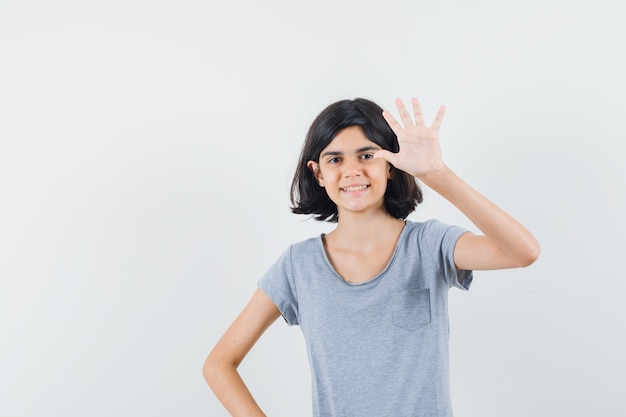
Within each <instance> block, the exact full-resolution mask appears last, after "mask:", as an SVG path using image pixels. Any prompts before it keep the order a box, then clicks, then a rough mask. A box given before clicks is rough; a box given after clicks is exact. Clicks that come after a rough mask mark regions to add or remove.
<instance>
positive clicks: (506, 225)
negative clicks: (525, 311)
mask: <svg viewBox="0 0 626 417" xmlns="http://www.w3.org/2000/svg"><path fill="white" fill-rule="evenodd" d="M420 179H421V180H422V182H424V184H426V185H427V186H428V187H430V188H432V189H433V190H434V191H436V192H437V193H439V194H440V195H441V196H443V197H444V198H445V199H447V200H448V201H450V202H451V203H452V204H453V205H455V206H456V207H457V208H458V209H459V210H461V212H463V214H465V216H467V218H468V219H469V220H471V221H472V223H474V224H475V225H476V227H478V229H480V231H481V232H482V233H483V234H484V235H485V236H486V237H487V238H488V239H489V240H490V241H491V242H492V243H493V244H494V245H496V246H497V247H498V248H499V249H500V250H501V251H502V252H503V253H506V254H507V255H509V256H511V257H512V258H514V259H515V260H516V261H517V263H518V264H519V266H526V265H528V264H530V263H532V262H533V261H534V260H535V259H537V257H538V256H539V243H538V242H537V240H536V239H535V237H534V236H533V235H532V234H531V233H530V232H529V231H528V230H527V229H526V228H525V227H524V226H523V225H522V224H521V223H519V222H518V221H517V220H515V219H514V218H513V217H511V216H510V215H509V214H507V213H506V212H505V211H504V210H502V209H501V208H499V207H498V206H496V205H495V204H494V203H492V202H491V201H489V200H488V199H487V198H486V197H484V196H483V195H482V194H480V193H479V192H478V191H476V190H474V189H473V188H472V187H470V186H469V185H468V184H467V183H465V182H464V181H463V180H462V179H461V178H460V177H459V176H458V175H456V174H455V173H454V172H453V171H452V170H450V169H449V168H448V167H444V168H443V169H441V170H439V171H437V172H434V173H431V174H429V175H428V176H425V177H423V178H420Z"/></svg>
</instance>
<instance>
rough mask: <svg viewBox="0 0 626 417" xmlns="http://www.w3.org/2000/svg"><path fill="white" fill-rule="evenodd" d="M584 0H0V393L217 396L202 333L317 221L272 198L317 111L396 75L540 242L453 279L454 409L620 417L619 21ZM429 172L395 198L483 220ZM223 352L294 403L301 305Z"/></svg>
mask: <svg viewBox="0 0 626 417" xmlns="http://www.w3.org/2000/svg"><path fill="white" fill-rule="evenodd" d="M581 3H582V2H581ZM589 4H590V5H589V6H581V5H578V3H576V2H564V1H562V2H554V1H552V2H551V1H547V2H546V1H542V2H538V1H537V2H496V1H493V2H478V1H457V2H455V1H434V0H433V1H404V2H403V1H397V0H394V1H387V2H380V1H379V2H367V1H366V2H364V1H362V0H361V1H356V0H355V1H329V0H323V1H315V2H302V3H300V2H293V1H286V0H280V1H276V0H275V1H271V0H270V1H265V2H257V1H252V0H247V1H241V2H226V1H220V2H215V1H214V2H211V1H197V0H182V1H180V0H179V1H171V0H170V1H150V2H148V1H144V2H141V1H137V0H125V1H107V2H81V1H67V0H59V1H54V2H46V1H41V2H35V1H11V0H1V3H0V59H1V61H0V199H1V200H0V285H1V287H0V415H2V416H14V417H27V416H28V417H30V416H64V417H67V416H85V415H89V416H174V415H175V416H181V415H184V416H217V417H220V416H226V413H225V412H224V411H223V409H222V408H221V406H220V405H219V403H218V401H217V400H216V399H215V398H214V397H213V395H212V393H211V392H210V390H209V388H208V387H207V386H206V385H205V382H204V380H203V379H202V376H201V366H202V363H203V361H204V359H205V357H206V355H207V354H208V352H209V351H210V349H211V348H212V346H213V345H214V344H215V342H216V341H217V339H218V338H219V337H220V335H221V334H222V332H223V331H224V330H225V329H226V327H227V326H228V325H229V324H230V322H231V321H232V320H233V319H234V318H235V316H236V314H237V313H238V312H239V311H240V310H241V308H243V306H244V304H245V303H246V302H247V300H248V299H249V297H250V296H251V295H252V292H253V291H254V289H255V286H256V281H257V279H258V278H259V277H260V276H261V274H262V273H263V272H264V271H265V270H266V268H267V267H269V265H270V264H271V263H272V262H273V261H274V260H275V259H276V257H277V256H278V255H279V254H280V253H281V252H282V251H283V250H284V249H285V247H286V246H287V245H288V244H290V243H292V242H295V241H298V240H301V239H304V238H307V237H310V236H313V235H316V234H318V233H320V232H322V231H328V230H330V227H331V226H330V225H326V224H323V223H317V222H315V221H313V220H309V221H305V218H304V217H298V216H295V215H292V214H290V212H289V209H288V207H289V200H288V191H289V184H290V180H291V176H292V174H293V170H294V169H295V163H296V160H297V157H298V153H299V150H300V147H301V144H302V140H303V138H304V135H305V133H306V130H307V128H308V126H309V124H310V123H311V121H312V120H313V119H314V117H315V116H316V115H317V113H318V112H319V111H321V110H322V109H323V108H324V107H325V106H326V105H328V104H330V103H331V102H334V101H335V100H338V99H343V98H354V97H367V98H370V99H372V100H374V101H377V102H378V103H379V104H380V105H382V106H383V107H385V108H389V109H392V110H394V112H395V109H393V100H394V98H395V97H402V98H404V99H405V100H408V99H409V98H410V97H411V96H413V95H416V96H418V97H419V98H420V99H421V101H422V104H423V107H424V110H425V113H426V116H427V119H429V120H432V118H433V117H434V114H435V112H436V110H437V108H438V106H439V105H440V104H445V105H446V106H447V108H448V112H447V115H446V119H445V121H444V124H443V127H442V130H441V138H442V139H441V140H442V146H443V152H444V159H445V160H446V161H447V163H448V165H449V166H451V167H452V168H453V169H454V170H455V171H456V172H457V173H459V174H460V175H461V176H462V177H463V178H464V179H465V180H466V181H467V182H469V183H470V184H471V185H473V186H474V187H475V188H477V189H478V190H479V191H481V192H483V193H484V194H485V195H487V196H488V197H489V198H491V199H492V200H493V201H495V202H496V203H497V204H499V205H501V206H502V207H503V208H504V209H505V210H507V211H509V212H510V213H511V214H513V215H514V216H515V217H517V218H518V219H519V220H520V221H521V222H522V223H524V224H525V225H527V226H528V227H529V228H530V229H531V230H532V231H533V232H534V233H535V235H536V236H537V237H538V239H539V240H540V242H541V245H542V250H543V252H542V255H541V258H540V259H539V261H538V262H537V263H535V264H534V265H533V266H531V267H530V268H527V269H522V270H510V271H497V272H477V273H476V274H475V283H474V286H473V288H472V290H471V291H470V292H469V293H462V292H460V291H456V290H454V291H452V293H451V303H450V304H451V305H450V315H451V332H452V336H451V354H452V376H451V383H452V395H453V404H454V409H455V413H456V416H457V417H485V416H496V417H501V416H509V417H517V416H519V417H522V416H523V417H527V416H534V417H541V416H556V415H567V416H569V417H576V416H581V417H582V416H585V417H588V416H624V415H626V405H625V404H624V402H623V391H624V387H626V361H625V360H624V355H623V352H624V350H625V341H626V334H625V328H626V326H625V325H624V322H625V319H624V317H625V315H626V306H625V304H626V303H624V280H625V278H624V274H623V271H624V267H623V260H624V256H623V255H624V232H625V231H626V230H625V226H624V223H625V222H624V213H626V204H625V196H624V195H625V185H626V173H625V168H624V162H623V160H624V156H625V155H624V154H625V149H626V144H625V143H624V141H625V139H626V138H625V137H624V136H625V135H624V120H625V118H624V113H625V111H626V105H625V104H624V95H625V93H626V81H625V79H624V74H625V73H626V64H625V63H624V59H623V56H624V39H625V38H626V30H625V29H624V25H623V21H622V20H623V19H622V18H621V15H620V14H619V13H618V12H617V10H618V9H617V8H616V7H615V5H616V4H617V2H616V3H615V5H612V4H609V3H602V2H594V3H593V5H591V3H589ZM425 193H426V196H425V197H426V202H425V203H424V204H423V205H422V206H420V207H419V208H418V210H417V211H416V212H415V213H414V214H412V215H411V216H410V218H411V219H413V220H423V219H428V218H433V217H434V218H438V219H440V220H442V221H444V222H447V223H456V224H460V225H462V226H465V227H468V228H470V229H472V230H475V228H474V227H473V226H472V225H471V224H469V223H468V222H467V220H465V219H464V217H463V216H462V215H461V214H460V213H458V212H457V211H456V209H454V208H453V207H451V206H450V205H449V203H447V202H446V201H444V200H442V199H441V198H440V197H439V196H438V195H436V194H435V193H433V192H432V191H431V190H428V189H427V190H426V192H425ZM241 371H242V373H243V374H244V377H245V379H246V380H247V381H248V383H249V386H250V389H251V390H252V392H253V393H254V394H255V396H256V397H257V399H258V401H259V403H260V404H261V405H262V406H263V408H264V409H265V411H266V412H267V413H268V415H270V416H275V417H279V416H307V415H310V391H309V390H310V383H309V371H308V362H307V358H306V353H305V351H304V343H303V341H302V337H301V334H300V331H299V329H298V328H297V327H294V328H289V327H288V326H286V325H285V324H284V323H283V322H282V321H280V320H279V322H277V323H276V325H274V326H273V327H272V328H270V330H269V331H268V333H267V334H266V335H265V337H263V338H262V339H261V341H259V343H258V344H257V346H256V347H255V349H254V350H253V351H252V352H251V354H250V355H249V357H248V358H247V359H246V361H245V362H244V363H243V364H242V367H241Z"/></svg>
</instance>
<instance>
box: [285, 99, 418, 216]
mask: <svg viewBox="0 0 626 417" xmlns="http://www.w3.org/2000/svg"><path fill="white" fill-rule="evenodd" d="M382 113H383V109H382V108H381V107H380V106H379V105H378V104H376V103H374V102H372V101H370V100H367V99H364V98H356V99H354V100H341V101H338V102H336V103H333V104H331V105H329V106H328V107H326V108H325V109H324V110H322V112H321V113H320V114H319V115H318V116H317V117H316V118H315V120H314V121H313V123H312V124H311V127H310V128H309V131H308V132H307V135H306V140H305V142H304V145H303V147H302V153H301V154H300V160H299V161H298V166H297V168H296V172H295V174H294V176H293V181H292V183H291V203H292V207H291V211H292V212H293V213H295V214H311V215H312V216H313V217H314V218H315V220H320V221H329V222H333V223H335V222H337V220H338V219H339V214H338V213H337V206H336V205H335V203H333V201H332V200H331V199H330V198H329V197H328V194H327V193H326V190H325V189H324V188H323V187H320V185H319V184H318V182H317V180H316V179H315V177H314V175H313V172H312V171H311V170H310V169H309V167H308V166H307V162H308V161H315V162H319V158H320V153H321V152H322V150H323V149H324V148H326V147H327V146H328V145H329V144H330V142H331V141H332V140H333V139H334V138H335V136H337V134H338V133H339V132H340V131H341V130H343V129H345V128H347V127H350V126H359V127H360V128H361V130H362V131H363V134H364V135H365V136H366V137H367V138H368V139H369V140H371V141H372V142H374V143H375V144H377V145H378V146H380V147H381V148H383V149H386V150H388V151H391V152H398V149H399V146H398V139H397V137H396V134H395V133H394V132H393V130H391V128H390V127H389V125H388V124H387V122H386V121H385V119H384V118H383V115H382ZM390 165H391V164H390ZM391 170H392V172H391V179H389V180H388V181H387V189H386V191H385V196H384V201H385V208H386V209H387V212H388V213H389V214H390V215H392V216H393V217H395V218H398V219H405V218H406V217H407V216H408V215H409V214H410V213H411V212H413V211H414V210H415V208H416V207H417V205H418V204H419V203H421V202H422V199H423V197H422V190H421V189H420V187H419V185H418V184H417V181H416V180H415V178H414V177H413V176H412V175H410V174H408V173H406V172H404V171H401V170H399V169H397V168H396V167H394V166H393V165H391Z"/></svg>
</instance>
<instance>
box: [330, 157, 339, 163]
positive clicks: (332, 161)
mask: <svg viewBox="0 0 626 417" xmlns="http://www.w3.org/2000/svg"><path fill="white" fill-rule="evenodd" d="M337 162H339V158H330V159H329V160H328V163H329V164H336V163H337Z"/></svg>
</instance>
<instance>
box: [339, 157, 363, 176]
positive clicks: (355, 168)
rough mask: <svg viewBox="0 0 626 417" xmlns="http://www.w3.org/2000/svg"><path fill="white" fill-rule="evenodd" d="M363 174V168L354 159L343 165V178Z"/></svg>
mask: <svg viewBox="0 0 626 417" xmlns="http://www.w3.org/2000/svg"><path fill="white" fill-rule="evenodd" d="M360 174H361V166H360V165H359V162H358V161H356V160H354V159H347V160H346V162H345V163H344V165H343V176H344V177H346V178H347V177H352V176H355V175H360Z"/></svg>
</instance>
